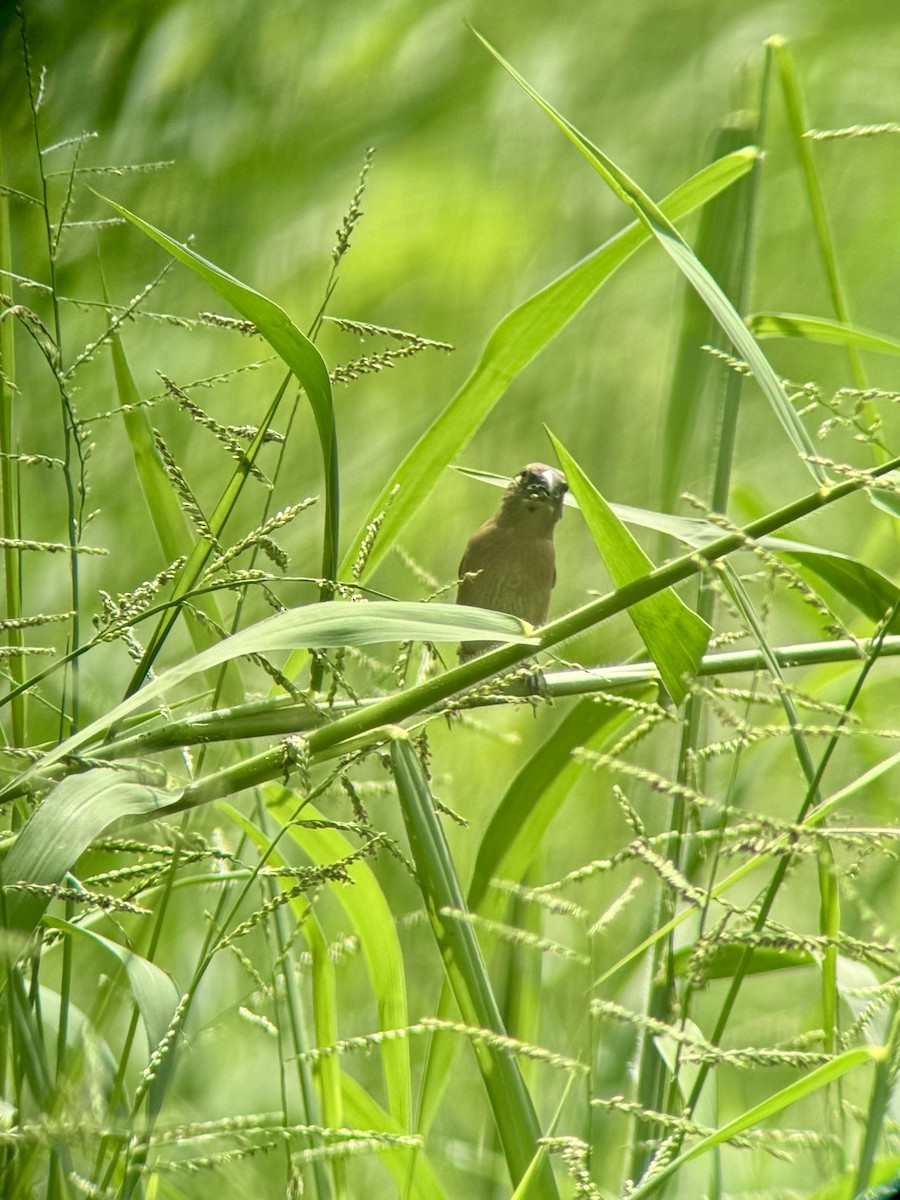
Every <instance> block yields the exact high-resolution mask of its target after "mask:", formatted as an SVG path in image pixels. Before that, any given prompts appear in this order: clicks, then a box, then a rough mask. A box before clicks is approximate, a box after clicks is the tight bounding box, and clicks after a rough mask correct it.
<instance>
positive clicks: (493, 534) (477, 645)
mask: <svg viewBox="0 0 900 1200" xmlns="http://www.w3.org/2000/svg"><path fill="white" fill-rule="evenodd" d="M568 490H569V485H568V483H567V482H566V477H565V475H563V473H562V472H561V471H557V470H556V469H555V468H554V467H548V466H546V465H545V464H544V463H529V464H528V466H527V467H523V469H522V470H521V471H520V472H519V473H518V475H517V476H516V477H515V479H513V480H512V482H511V483H510V485H509V487H508V488H507V489H506V494H505V495H504V497H503V501H502V503H501V505H500V510H499V512H497V513H495V514H494V516H493V517H491V518H490V520H488V521H485V523H484V524H483V525H482V526H481V528H480V529H477V530H476V531H475V532H474V533H473V534H472V536H471V538H470V539H469V544H468V545H467V546H466V552H465V554H464V555H463V557H462V562H461V563H460V564H459V574H460V576H461V577H462V582H461V583H460V585H459V591H458V592H457V595H456V603H457V604H471V605H474V606H475V607H477V608H490V609H493V610H494V611H495V612H503V613H511V614H512V615H513V616H514V617H521V618H522V620H523V621H527V622H528V623H529V625H535V626H536V625H543V624H544V622H545V621H546V620H547V613H548V611H549V609H550V593H551V592H552V590H553V585H554V584H555V583H556V551H555V549H554V547H553V530H554V528H555V526H556V522H557V521H558V520H559V519H560V517H561V516H562V511H563V496H564V495H565V494H566V492H567V491H568ZM476 572H477V574H476ZM497 645H499V643H497V642H462V643H461V644H460V647H459V661H460V662H467V661H468V660H469V659H470V658H475V656H476V655H478V654H484V653H486V652H487V651H488V650H492V649H494V647H495V646H497Z"/></svg>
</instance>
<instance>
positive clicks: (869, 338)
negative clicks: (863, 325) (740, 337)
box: [747, 312, 900, 354]
mask: <svg viewBox="0 0 900 1200" xmlns="http://www.w3.org/2000/svg"><path fill="white" fill-rule="evenodd" d="M747 325H748V326H749V328H750V330H751V332H752V333H753V334H755V336H756V337H760V338H776V337H783V338H805V339H806V340H807V341H810V342H824V343H825V344H826V345H832V346H858V347H859V349H860V350H877V351H879V352H880V353H882V354H900V341H898V340H897V339H896V338H891V337H885V335H884V334H883V333H872V332H871V331H870V330H868V329H860V328H859V327H858V326H856V325H844V324H843V323H842V322H840V321H827V320H825V318H824V317H805V316H801V315H800V314H799V313H775V312H758V313H753V314H752V315H751V316H749V317H747Z"/></svg>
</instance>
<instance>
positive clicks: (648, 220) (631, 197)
mask: <svg viewBox="0 0 900 1200" xmlns="http://www.w3.org/2000/svg"><path fill="white" fill-rule="evenodd" d="M472 32H473V33H474V34H475V36H476V37H477V38H478V40H479V41H480V42H481V43H482V44H483V45H484V47H485V48H486V49H487V50H488V51H489V52H490V54H492V55H493V56H494V58H495V59H496V60H497V62H498V63H500V65H501V66H502V67H503V68H504V70H505V71H507V72H508V73H509V74H510V75H511V76H512V78H513V79H514V80H515V81H516V83H517V84H518V85H519V87H521V88H522V90H523V91H525V92H526V93H527V94H528V95H529V96H530V97H531V99H532V100H534V102H535V103H536V104H537V105H538V106H539V107H540V108H542V109H543V111H544V112H545V113H546V114H547V116H548V117H550V119H551V120H552V121H553V122H554V124H555V125H557V127H558V128H559V129H561V130H562V132H563V133H564V134H565V135H566V137H567V138H568V139H569V140H570V141H571V142H572V143H573V144H574V145H575V146H576V147H577V148H578V150H580V151H581V153H582V154H583V155H584V157H585V158H586V159H587V160H588V162H589V163H590V164H591V166H592V167H593V168H594V170H595V171H596V172H597V173H598V175H600V177H601V178H602V179H603V181H604V182H605V183H606V184H607V186H608V187H609V188H610V189H611V190H612V191H613V192H614V193H615V195H617V196H618V197H619V199H620V200H622V201H623V202H624V203H625V204H627V205H628V206H629V208H631V209H633V211H634V212H635V213H637V215H638V217H639V218H640V220H641V221H642V222H643V223H644V225H645V226H646V227H647V229H648V230H649V231H650V232H651V233H652V234H653V236H654V237H655V238H656V240H657V241H658V242H659V244H660V246H662V248H663V249H664V250H665V251H666V253H667V254H668V255H669V257H670V258H671V259H672V261H673V262H674V263H675V265H676V266H677V267H678V269H679V270H680V271H681V272H682V273H683V275H684V276H685V278H686V279H687V281H688V282H689V283H690V284H691V286H692V287H694V288H695V289H696V291H697V293H698V294H699V296H700V298H701V299H702V300H703V302H704V303H705V304H706V305H707V307H708V308H709V310H710V312H711V313H712V315H713V316H714V317H715V319H716V320H717V321H718V323H719V325H721V327H722V329H723V330H724V331H725V333H726V334H727V335H728V337H729V338H730V339H731V341H732V343H733V344H734V347H735V350H736V352H737V353H738V354H739V355H740V356H741V358H743V359H744V361H745V362H746V363H747V365H748V367H749V368H750V370H751V371H752V372H753V375H754V376H755V378H756V381H757V382H758V384H759V386H760V387H761V388H762V390H763V393H764V395H765V396H766V399H767V400H768V401H769V404H770V405H771V406H772V411H773V412H774V413H775V416H776V417H777V418H778V420H779V422H780V423H781V425H782V427H783V428H784V430H785V432H786V433H787V435H788V437H789V438H790V440H791V442H792V444H793V446H794V449H795V450H796V451H797V454H798V456H799V457H800V459H801V461H803V462H804V463H805V465H806V467H807V469H808V470H809V471H810V473H811V474H812V476H813V478H814V479H815V480H816V483H817V484H819V485H820V486H824V485H826V484H827V483H828V479H827V476H826V475H825V473H824V471H823V470H822V468H821V466H820V465H819V464H818V463H817V462H816V461H814V460H815V459H816V458H817V451H816V448H815V445H814V444H813V441H812V439H811V438H810V436H809V434H808V433H807V431H806V429H805V427H804V425H803V423H802V422H801V420H800V418H799V417H798V416H797V413H796V412H795V411H794V409H793V407H792V405H791V403H790V401H789V400H788V397H787V395H786V394H785V391H784V387H783V386H782V384H781V380H780V379H779V378H778V376H777V375H776V374H775V372H774V371H773V370H772V367H771V365H770V363H769V361H768V359H767V358H766V356H765V355H764V354H763V352H762V350H761V349H760V347H759V346H758V345H757V343H756V341H755V340H754V338H753V336H752V334H751V333H750V331H749V330H748V329H747V327H746V325H745V324H744V322H743V321H742V320H741V318H740V316H739V315H738V313H737V312H736V310H735V308H734V306H733V305H732V303H731V301H730V300H729V299H728V297H727V296H726V295H725V293H724V292H723V291H722V289H721V288H720V287H719V285H718V283H716V281H715V280H714V279H713V277H712V276H711V275H710V274H709V272H708V271H707V270H706V268H705V267H704V266H703V264H702V263H701V262H700V260H699V259H698V258H697V256H696V255H695V254H694V252H693V251H692V250H691V248H690V246H689V245H688V244H687V242H685V240H684V239H683V238H682V237H681V235H680V234H679V232H678V230H677V229H676V228H675V226H674V225H673V224H672V222H671V221H670V220H669V219H668V218H667V217H666V215H665V214H664V213H663V211H662V209H660V208H659V206H658V205H656V204H654V202H653V201H652V200H651V199H650V197H649V196H648V195H647V194H646V192H644V191H642V190H641V188H640V187H638V185H637V184H636V183H635V182H634V181H633V180H632V179H630V178H629V177H628V176H627V175H626V174H625V172H624V171H623V170H621V168H620V167H618V166H616V164H615V163H614V162H613V161H612V159H610V158H607V156H606V155H605V154H604V153H603V151H602V150H599V149H598V148H597V147H596V146H595V145H594V144H593V142H591V141H590V140H589V139H588V138H586V137H585V136H584V134H583V133H580V132H579V131H578V130H577V129H576V128H575V126H574V125H572V124H571V123H570V122H569V121H567V120H566V118H565V117H564V116H562V114H561V113H558V112H557V111H556V109H555V108H553V106H552V105H551V104H548V102H547V101H546V100H544V98H543V97H542V96H541V95H539V93H538V92H536V91H535V89H534V88H533V87H532V86H531V84H530V83H528V82H527V80H525V79H524V78H523V77H522V76H521V75H520V74H519V73H518V71H516V69H515V68H514V67H513V66H512V65H511V64H510V63H508V62H507V61H506V59H505V58H503V56H502V55H501V54H500V53H499V52H498V51H497V50H495V49H494V47H493V46H492V45H491V44H490V42H488V41H487V40H486V39H485V38H483V37H482V36H481V34H480V33H478V31H477V30H473V31H472Z"/></svg>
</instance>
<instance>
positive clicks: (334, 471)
mask: <svg viewBox="0 0 900 1200" xmlns="http://www.w3.org/2000/svg"><path fill="white" fill-rule="evenodd" d="M94 194H95V195H97V196H100V193H99V192H95V193H94ZM100 199H101V200H103V201H105V203H107V204H109V205H110V206H111V207H112V208H114V209H115V210H116V212H117V213H119V214H121V216H123V217H125V218H126V219H127V220H129V221H131V223H132V224H133V225H136V226H137V228H138V229H140V230H141V231H142V232H143V233H145V234H146V235H147V237H149V238H152V239H153V241H155V242H158V243H159V245H160V246H162V247H163V249H164V250H167V251H168V252H169V254H171V255H172V257H173V258H177V259H178V261H179V262H181V263H184V265H185V266H187V267H190V269H191V270H192V271H194V272H195V273H196V274H197V275H199V276H200V278H201V279H203V280H205V282H206V283H208V284H209V286H210V287H211V288H212V289H213V291H215V292H217V293H218V294H219V295H220V296H221V297H222V299H223V300H227V301H228V303H229V304H231V305H232V306H233V307H234V308H235V309H236V310H237V311H238V312H239V313H240V314H241V316H243V317H245V318H246V319H247V320H248V321H252V322H253V324H254V325H255V326H256V328H257V329H258V330H259V332H260V333H261V334H262V336H263V337H264V338H265V339H266V341H267V342H268V343H269V345H270V346H271V347H272V349H273V350H274V351H275V353H276V354H277V355H278V356H279V357H280V358H281V359H282V360H283V361H284V362H285V363H286V365H287V366H288V368H289V369H290V371H291V372H292V374H293V375H295V376H296V378H297V380H298V381H299V383H300V386H301V387H302V388H303V390H304V391H305V392H306V396H307V399H308V400H309V403H310V407H311V408H312V411H313V417H314V419H315V422H316V429H317V430H318V434H319V442H320V445H321V448H322V464H323V468H324V472H325V540H324V546H323V553H322V574H323V576H324V577H325V579H334V577H335V568H336V566H337V558H338V523H339V513H340V497H339V490H338V457H337V436H336V433H335V422H334V405H333V403H332V396H331V381H330V380H329V378H328V368H327V367H326V366H325V363H324V361H323V359H322V356H321V354H320V353H319V351H318V350H317V349H316V347H315V346H314V345H313V343H312V342H311V341H310V340H309V338H308V337H306V336H305V335H304V334H303V333H301V332H300V330H299V329H298V328H297V326H296V325H295V324H294V323H293V321H291V319H290V317H289V316H288V315H287V313H286V312H285V311H284V309H283V308H279V306H278V305H277V304H275V303H274V302H273V301H271V300H269V299H268V298H267V297H266V296H263V295H262V294H261V293H260V292H257V291H255V290H254V289H253V288H250V287H248V286H247V285H246V284H245V283H241V281H240V280H239V279H235V278H234V276H233V275H229V274H228V273H227V272H226V271H223V270H222V269H221V268H220V267H217V266H216V265H215V264H214V263H211V262H209V261H208V259H205V258H203V257H202V256H201V255H199V254H197V253H196V252H195V251H194V250H191V249H189V248H188V247H187V246H184V245H182V244H181V242H176V241H175V240H174V239H173V238H170V237H169V236H168V234H166V233H163V232H162V230H160V229H156V228H155V227H154V226H153V225H151V224H149V222H147V221H144V220H142V219H141V218H140V217H138V216H136V215H135V214H134V213H132V212H129V211H128V209H127V208H123V207H122V205H121V204H116V202H115V201H114V200H110V199H109V198H108V197H106V196H100Z"/></svg>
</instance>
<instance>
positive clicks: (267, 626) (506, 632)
mask: <svg viewBox="0 0 900 1200" xmlns="http://www.w3.org/2000/svg"><path fill="white" fill-rule="evenodd" d="M524 630H525V625H524V623H523V622H522V621H520V620H519V619H518V617H511V616H507V615H506V614H505V613H497V612H491V611H489V610H488V609H482V608H472V607H469V606H468V605H457V604H421V603H400V602H394V601H388V600H384V601H381V600H379V601H373V602H371V603H369V604H350V603H344V602H342V601H339V600H331V601H326V602H324V603H321V604H308V605H305V606H303V607H300V608H291V609H287V610H286V611H285V612H282V613H276V615H275V616H273V617H267V618H266V619H265V620H263V621H258V622H257V623H256V624H255V625H250V626H248V627H247V628H246V629H242V630H241V631H240V632H239V633H235V634H232V636H231V637H228V638H223V639H222V641H220V642H217V643H216V645H214V646H211V647H210V648H209V649H208V650H203V651H202V652H201V653H200V654H195V655H194V656H193V657H192V658H188V659H185V661H184V662H182V663H179V664H178V665H177V666H175V667H171V668H170V669H169V670H168V671H164V672H163V673H162V674H161V675H159V676H157V678H156V679H154V680H153V681H152V683H149V684H147V685H146V687H143V688H141V690H140V691H139V692H136V693H134V694H133V695H131V696H129V697H128V698H127V699H126V700H123V701H122V703H121V704H118V705H116V707H115V708H113V709H112V710H111V711H110V712H108V713H106V714H105V715H104V716H102V717H99V718H98V719H97V720H96V721H94V722H92V723H91V724H90V725H87V726H85V728H84V729H81V730H79V732H78V733H76V734H73V735H72V736H71V737H70V738H67V739H66V741H65V742H63V743H61V744H60V745H59V746H57V747H56V748H55V749H54V750H51V751H49V752H48V753H47V754H46V755H45V756H44V757H43V758H42V759H41V760H40V763H39V764H38V766H40V767H41V768H46V767H49V766H51V765H52V764H53V763H55V762H59V760H60V759H61V758H64V757H65V756H66V755H67V754H74V753H75V751H76V750H78V749H79V748H80V747H82V746H84V745H86V744H87V743H88V742H90V741H91V740H92V739H93V738H95V737H96V736H97V735H98V734H101V733H104V732H105V731H106V730H108V729H109V728H110V727H112V726H114V725H116V724H118V723H119V722H120V721H122V720H124V718H125V717H127V716H129V715H130V714H131V713H133V712H135V710H137V709H138V708H141V707H142V706H143V705H144V704H145V703H147V702H148V701H150V700H152V699H153V698H154V697H156V696H161V695H163V694H164V693H165V692H167V691H168V690H169V689H170V688H173V687H175V686H176V685H177V684H179V683H182V682H184V680H185V679H189V678H190V677H191V676H193V675H196V674H198V673H199V672H202V671H207V670H209V669H210V668H212V667H216V666H219V665H220V664H221V663H224V662H229V661H231V660H232V659H234V658H239V657H241V656H242V655H247V654H269V653H270V652H272V651H274V650H293V649H295V648H296V647H297V646H313V647H317V648H322V649H324V648H327V647H331V646H370V645H374V644H376V643H379V642H405V641H428V642H461V641H467V640H471V641H501V642H524V643H526V644H530V643H534V641H535V639H534V638H533V637H531V636H530V634H528V633H526V632H523V631H524ZM33 770H34V768H30V769H29V770H28V771H26V772H24V773H23V774H22V775H19V776H18V777H17V778H16V780H15V781H14V782H15V784H16V786H21V785H22V784H23V783H24V782H26V780H27V779H28V778H30V777H31V773H32V771H33ZM0 794H2V790H0Z"/></svg>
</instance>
